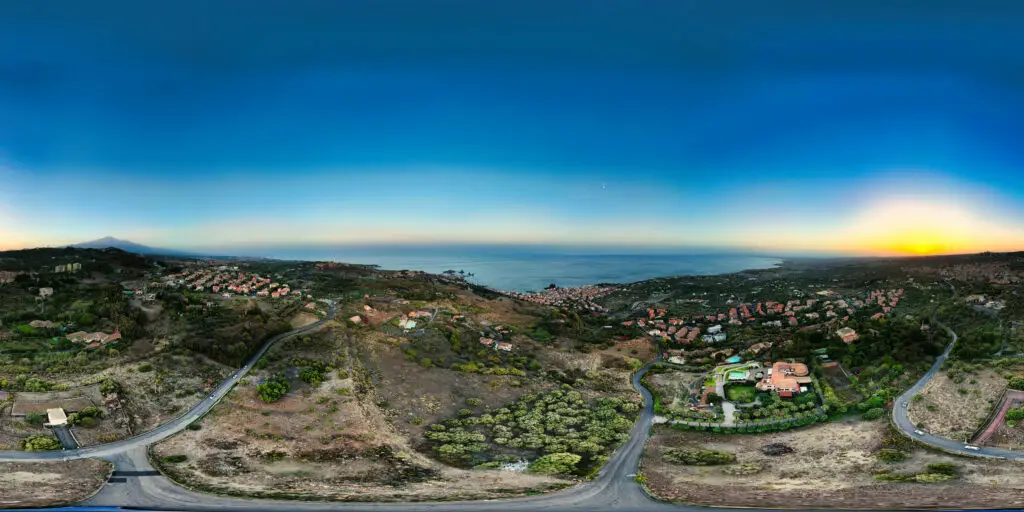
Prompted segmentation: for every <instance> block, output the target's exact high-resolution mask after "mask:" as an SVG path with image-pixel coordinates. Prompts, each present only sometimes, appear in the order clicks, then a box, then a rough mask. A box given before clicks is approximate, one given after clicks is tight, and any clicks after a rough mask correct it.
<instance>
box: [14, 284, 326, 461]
mask: <svg viewBox="0 0 1024 512" xmlns="http://www.w3.org/2000/svg"><path fill="white" fill-rule="evenodd" d="M328 306H329V307H330V310H331V312H330V314H329V315H328V316H327V318H324V319H323V320H320V321H318V322H315V323H312V324H309V325H307V326H305V327H300V328H298V329H295V330H293V331H289V332H286V333H284V334H279V335H277V336H274V337H273V338H270V339H269V340H267V341H266V342H265V343H264V344H263V346H262V347H260V349H259V350H258V351H257V352H256V353H255V354H254V355H253V356H252V357H251V358H249V361H248V362H246V363H245V366H243V367H242V368H240V369H239V370H237V371H235V372H234V373H232V374H231V376H230V377H228V379H227V380H225V381H224V382H223V383H221V385H220V386H219V387H217V389H216V390H214V391H213V393H211V394H210V395H209V396H208V397H206V398H204V399H203V401H202V402H199V403H198V404H196V405H194V406H192V408H191V409H189V410H188V411H187V412H186V413H185V414H182V415H181V416H178V417H177V418H176V419H174V420H172V421H170V422H169V423H164V424H163V425H160V426H159V427H157V428H155V429H153V430H151V431H149V432H146V433H144V434H139V435H137V436H134V437H130V438H128V439H123V440H121V441H115V442H113V443H107V444H102V445H98V446H93V447H88V448H79V449H75V450H64V451H53V452H17V451H0V462H11V461H24V460H75V459H85V458H92V457H99V458H111V457H114V456H117V455H118V454H121V453H123V452H125V451H127V450H131V449H133V448H137V447H146V446H149V445H152V444H155V443H157V442H158V441H160V440H163V439H166V438H168V437H170V436H172V435H174V434H177V433H178V432H181V431H182V430H184V429H185V427H187V426H188V425H189V424H190V423H192V422H193V421H195V420H197V419H199V418H201V417H202V416H203V415H204V414H206V413H207V412H209V411H210V409H213V406H214V405H216V404H217V402H219V401H220V400H221V398H224V396H225V395H227V394H228V392H229V391H231V388H233V387H234V386H235V384H238V381H240V380H241V379H242V378H243V377H245V375H246V374H247V373H249V371H250V370H252V367H253V365H255V364H256V361H258V360H259V359H260V358H261V357H263V354H265V353H266V352H267V350H269V349H270V347H271V346H272V345H273V344H274V343H277V342H278V341H281V340H283V339H285V338H288V337H290V336H294V335H296V334H302V333H304V332H308V331H312V330H314V329H317V328H319V327H320V326H322V325H323V324H325V323H327V322H328V321H330V320H332V319H333V318H334V314H335V311H334V303H328Z"/></svg>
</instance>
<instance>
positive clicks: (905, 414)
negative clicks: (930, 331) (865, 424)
mask: <svg viewBox="0 0 1024 512" xmlns="http://www.w3.org/2000/svg"><path fill="white" fill-rule="evenodd" d="M946 284H948V285H949V286H950V288H952V289H953V298H954V299H956V296H957V292H956V287H955V286H953V283H948V282H947V283H946ZM938 309H939V307H938V305H936V306H935V309H934V310H933V311H932V323H933V324H936V325H938V326H939V327H942V328H943V329H945V331H946V332H947V333H949V335H950V336H951V337H952V338H953V339H952V341H950V342H949V345H946V350H943V351H942V354H941V355H940V356H939V357H938V358H936V360H935V364H933V365H932V367H931V368H929V369H928V372H927V373H925V374H924V375H923V376H922V377H921V378H920V379H919V380H918V381H917V383H915V384H914V385H913V386H911V387H910V389H908V390H906V391H904V392H903V394H902V395H900V396H899V397H898V398H896V406H895V407H894V408H893V411H892V420H893V423H894V424H895V425H896V428H898V429H900V431H902V432H903V433H904V434H906V435H908V436H910V437H913V438H914V439H917V440H918V441H920V442H922V443H924V444H926V445H929V446H932V447H935V448H939V449H941V450H945V451H947V452H953V453H957V454H960V455H967V456H972V457H988V458H993V459H1013V460H1024V452H1018V451H1013V450H1005V449H1003V448H992V447H987V446H979V447H977V448H978V449H977V450H972V449H970V448H967V446H969V445H968V443H966V442H962V441H955V440H953V439H947V438H945V437H939V436H936V435H932V434H929V433H927V432H924V431H922V433H921V434H917V433H916V430H917V427H916V426H915V425H914V423H913V421H912V420H911V418H910V413H909V409H910V401H911V400H912V399H913V398H914V395H916V394H918V393H920V392H921V390H922V389H924V387H925V385H927V384H928V382H929V381H930V380H932V377H934V376H935V374H936V373H938V372H939V370H940V369H942V365H943V364H944V363H945V362H946V359H947V358H948V357H949V353H950V352H951V351H952V350H953V346H955V345H956V342H957V339H958V336H957V334H956V333H955V332H953V329H950V328H949V327H948V326H947V325H945V324H943V323H942V322H939V321H938V320H936V319H935V313H936V312H937V311H938Z"/></svg>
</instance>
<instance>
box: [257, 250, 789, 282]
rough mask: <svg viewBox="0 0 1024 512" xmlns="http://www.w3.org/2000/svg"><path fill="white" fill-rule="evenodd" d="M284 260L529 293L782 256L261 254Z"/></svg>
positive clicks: (758, 265)
mask: <svg viewBox="0 0 1024 512" xmlns="http://www.w3.org/2000/svg"><path fill="white" fill-rule="evenodd" d="M260 252H264V254H262V255H263V256H267V257H271V258H281V259H297V260H315V261H337V262H344V263H359V264H369V265H377V266H378V267H380V268H381V269H385V270H422V271H425V272H431V273H442V272H444V271H446V270H455V271H463V272H466V273H467V274H472V276H468V277H467V280H468V281H471V282H473V283H476V284H480V285H484V286H487V287H490V288H495V289H498V290H506V291H519V292H530V291H539V290H542V289H544V288H545V287H547V286H548V285H550V284H555V285H557V286H559V287H563V288H567V287H575V286H583V285H587V284H598V283H619V284H625V283H632V282H636V281H643V280H645V279H652V278H656V277H668V276H682V275H713V274H727V273H731V272H738V271H741V270H750V269H763V268H772V267H775V266H778V265H780V264H782V260H781V259H779V258H772V257H766V256H756V255H742V254H632V255H631V254H572V253H564V252H558V253H555V252H535V251H529V250H521V249H503V248H484V249H473V250H466V249H444V248H430V247H412V248H410V247H402V248H377V249H372V248H345V249H333V250H331V249H319V248H318V249H315V250H311V249H292V250H288V249H278V250H267V251H260Z"/></svg>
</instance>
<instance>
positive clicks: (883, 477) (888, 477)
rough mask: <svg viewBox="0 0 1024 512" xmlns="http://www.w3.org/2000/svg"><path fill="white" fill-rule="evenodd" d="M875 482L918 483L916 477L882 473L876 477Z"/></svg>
mask: <svg viewBox="0 0 1024 512" xmlns="http://www.w3.org/2000/svg"><path fill="white" fill-rule="evenodd" d="M875 480H878V481H880V482H915V481H917V476H916V475H901V474H899V473H882V474H880V475H875Z"/></svg>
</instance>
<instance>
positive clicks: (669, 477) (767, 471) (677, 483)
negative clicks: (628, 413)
mask: <svg viewBox="0 0 1024 512" xmlns="http://www.w3.org/2000/svg"><path fill="white" fill-rule="evenodd" d="M887 428H888V427H887V424H886V423H885V422H882V421H875V422H848V423H829V424H824V425H816V426H813V427H809V428H806V429H801V430H795V431H788V432H782V433H775V434H763V435H730V436H725V435H712V434H704V433H693V432H679V431H675V430H672V429H669V428H666V427H657V428H656V430H655V435H654V436H653V437H652V439H651V441H650V442H649V444H648V449H647V452H646V454H645V457H644V460H643V463H642V466H643V473H644V475H645V476H647V478H648V486H649V487H650V488H651V490H652V491H653V492H654V493H655V494H656V495H658V496H660V497H662V498H664V499H669V500H673V501H683V502H687V503H694V504H699V505H712V506H742V507H759V508H760V507H780V508H816V507H821V508H864V509H891V508H908V507H913V508H951V507H952V508H960V507H962V508H979V507H995V508H1004V507H1005V508H1014V507H1020V506H1021V505H1024V472H1021V471H1020V467H1019V466H1018V465H1017V464H1015V463H1014V462H1011V461H985V460H981V459H969V458H960V457H953V456H950V455H945V454H939V453H934V452H930V451H925V450H920V449H919V450H916V451H914V452H913V453H912V454H911V456H910V458H909V459H908V460H906V461H904V462H900V463H896V464H886V463H882V462H880V461H878V460H876V459H875V457H874V453H875V452H876V451H877V450H878V449H879V448H880V446H881V442H882V439H884V438H885V437H886V430H887ZM768 443H785V444H787V445H789V446H790V447H792V448H793V449H794V450H795V451H794V453H791V454H788V455H781V456H774V457H773V456H768V455H764V454H763V453H761V451H760V447H761V446H763V445H765V444H768ZM668 447H688V448H707V449H715V450H722V451H726V452H729V453H733V454H735V455H736V463H737V464H757V465H759V466H761V467H762V470H761V471H760V472H757V473H755V474H752V475H743V476H737V475H726V474H724V473H723V468H724V466H707V467H701V466H682V465H674V464H669V463H666V462H664V461H663V460H662V459H661V455H662V454H663V453H664V450H665V449H666V448H668ZM934 462H948V463H953V464H956V465H958V466H959V467H960V473H961V479H960V480H956V481H952V482H947V483H939V484H921V483H883V482H878V481H875V480H874V478H873V473H874V472H877V471H881V470H889V471H890V472H893V473H913V472H920V471H922V470H923V469H924V466H925V465H926V464H929V463H934Z"/></svg>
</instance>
